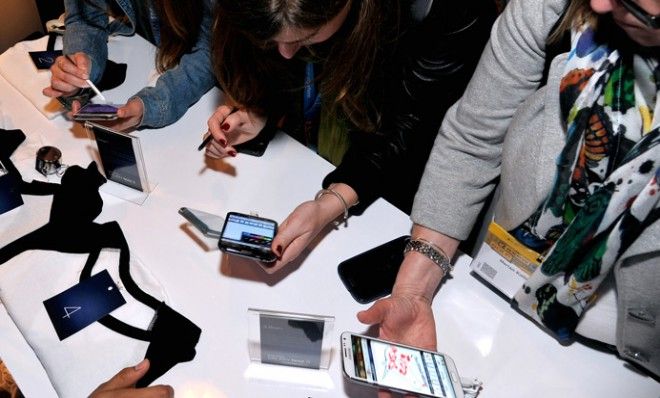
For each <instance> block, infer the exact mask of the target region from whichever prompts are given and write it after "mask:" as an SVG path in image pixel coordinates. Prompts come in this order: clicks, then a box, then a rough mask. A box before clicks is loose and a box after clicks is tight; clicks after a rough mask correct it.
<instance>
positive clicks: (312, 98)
mask: <svg viewBox="0 0 660 398" xmlns="http://www.w3.org/2000/svg"><path fill="white" fill-rule="evenodd" d="M320 109H321V95H320V94H319V93H318V91H317V90H316V82H315V81H314V64H313V63H311V62H308V63H307V65H305V89H304V91H303V116H304V118H305V121H309V120H312V119H313V118H314V117H315V116H316V115H318V113H319V111H320Z"/></svg>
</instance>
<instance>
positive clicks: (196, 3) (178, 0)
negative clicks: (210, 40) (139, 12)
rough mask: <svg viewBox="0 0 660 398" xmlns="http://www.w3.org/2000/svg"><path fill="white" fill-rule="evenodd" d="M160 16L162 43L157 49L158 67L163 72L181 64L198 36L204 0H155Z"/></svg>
mask: <svg viewBox="0 0 660 398" xmlns="http://www.w3.org/2000/svg"><path fill="white" fill-rule="evenodd" d="M154 7H155V9H156V13H157V14H158V17H159V19H160V45H159V46H158V51H157V52H156V69H158V72H160V73H162V72H164V71H166V70H168V69H172V68H174V67H175V66H177V65H178V64H179V61H180V60H181V57H183V55H184V54H186V53H188V52H190V50H192V48H193V47H194V46H195V43H196V42H197V39H198V37H199V31H200V27H201V25H202V17H203V15H202V13H203V12H204V10H205V6H204V0H156V1H154Z"/></svg>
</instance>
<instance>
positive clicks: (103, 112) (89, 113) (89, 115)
mask: <svg viewBox="0 0 660 398" xmlns="http://www.w3.org/2000/svg"><path fill="white" fill-rule="evenodd" d="M118 109H119V108H118V107H117V106H115V105H109V104H91V103H90V104H87V105H85V106H83V107H82V108H80V110H79V111H78V112H76V113H75V114H74V115H73V118H74V119H75V120H113V119H116V118H117V110H118Z"/></svg>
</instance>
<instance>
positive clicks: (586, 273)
mask: <svg viewBox="0 0 660 398" xmlns="http://www.w3.org/2000/svg"><path fill="white" fill-rule="evenodd" d="M571 47H572V48H571V52H570V54H569V57H568V60H567V63H566V67H565V73H564V75H563V78H562V80H561V85H560V105H561V111H562V116H563V120H565V128H566V143H565V147H564V148H563V150H562V152H561V154H560V155H559V156H558V159H557V173H556V177H555V183H554V186H553V188H552V190H551V192H550V194H549V195H548V197H547V198H546V200H545V202H544V203H543V204H542V205H541V206H540V208H539V209H538V210H537V211H536V212H535V213H534V214H533V215H532V216H531V217H530V218H529V219H528V220H527V221H526V222H525V223H524V224H523V225H522V226H521V227H519V228H518V229H516V230H515V231H513V232H512V233H513V234H514V236H516V237H517V238H518V239H519V240H521V242H523V243H524V244H526V245H528V246H529V247H531V248H534V249H535V250H537V251H539V252H541V253H543V261H542V263H541V265H540V267H539V268H538V269H537V270H536V271H535V272H534V273H533V274H532V275H531V276H530V278H529V279H528V280H527V282H526V283H525V284H524V285H523V286H522V288H521V289H520V290H519V291H518V293H517V294H516V296H515V301H516V302H517V304H518V308H519V309H520V310H522V311H523V312H524V313H526V314H527V315H529V316H530V317H531V318H532V319H534V320H535V321H537V322H539V323H542V324H543V325H545V326H546V327H547V328H549V329H550V330H552V331H553V332H554V333H555V334H556V336H557V338H558V339H560V340H565V339H569V338H570V337H571V336H572V335H573V332H574V330H575V328H576V326H577V324H578V321H579V318H580V316H581V314H582V313H583V311H584V310H585V309H587V307H588V306H589V304H590V303H591V302H592V301H593V298H595V297H596V296H595V295H594V292H595V291H596V290H597V289H598V286H599V285H600V283H601V282H602V281H603V279H604V278H605V277H606V276H607V275H608V273H609V272H610V271H611V270H612V268H613V266H614V264H615V263H616V262H617V260H618V259H619V258H620V257H621V255H622V254H623V253H624V252H625V251H626V249H627V248H628V247H629V246H630V245H631V244H632V243H633V242H634V241H635V239H637V237H638V236H639V235H640V234H641V232H642V231H643V230H644V228H645V227H646V226H647V225H650V224H651V223H652V222H654V221H655V220H657V219H658V218H660V201H659V200H658V198H660V192H659V191H660V187H659V185H658V182H659V180H660V167H659V166H660V145H658V144H660V106H659V104H660V101H658V99H657V95H658V92H659V88H660V67H659V66H658V59H657V58H653V57H645V56H641V55H639V54H636V55H633V54H627V53H625V52H621V51H619V50H617V49H615V48H610V47H609V46H608V45H607V44H604V43H599V42H598V39H597V37H596V35H595V32H594V30H593V29H592V28H591V27H589V26H584V27H582V28H581V29H577V30H576V31H574V32H572V40H571ZM658 266H660V264H659V265H658Z"/></svg>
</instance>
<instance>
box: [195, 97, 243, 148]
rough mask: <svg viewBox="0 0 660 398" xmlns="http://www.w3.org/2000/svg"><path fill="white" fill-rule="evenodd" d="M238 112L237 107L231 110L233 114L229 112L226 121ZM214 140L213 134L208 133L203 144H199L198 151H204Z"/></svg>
mask: <svg viewBox="0 0 660 398" xmlns="http://www.w3.org/2000/svg"><path fill="white" fill-rule="evenodd" d="M237 110H238V108H237V107H233V108H232V109H231V112H229V115H227V116H226V117H225V119H227V118H228V117H229V116H230V115H231V114H233V113H235V112H236V111H237ZM212 139H213V134H211V132H210V131H207V132H206V134H204V139H203V140H202V143H201V144H199V146H198V147H197V150H198V151H201V150H202V149H204V148H205V147H206V146H207V145H208V144H209V142H211V140H212Z"/></svg>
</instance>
